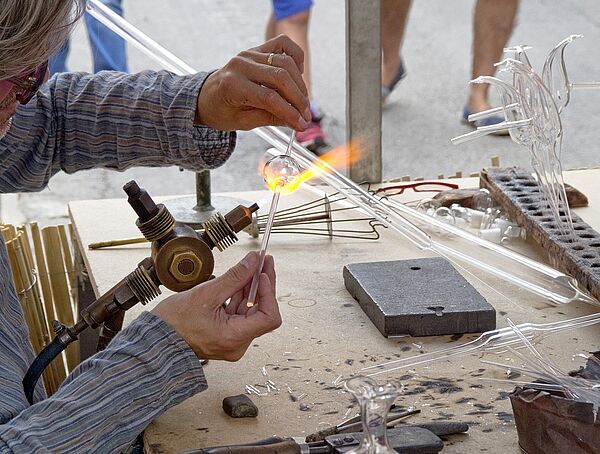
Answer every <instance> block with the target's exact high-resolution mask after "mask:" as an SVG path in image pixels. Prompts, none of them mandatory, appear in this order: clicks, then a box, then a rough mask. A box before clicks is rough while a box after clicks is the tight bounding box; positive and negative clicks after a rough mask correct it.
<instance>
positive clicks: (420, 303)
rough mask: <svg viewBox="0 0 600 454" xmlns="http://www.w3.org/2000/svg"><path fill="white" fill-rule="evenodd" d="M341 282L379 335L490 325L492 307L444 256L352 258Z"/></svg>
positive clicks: (493, 320) (487, 327)
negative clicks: (378, 259)
mask: <svg viewBox="0 0 600 454" xmlns="http://www.w3.org/2000/svg"><path fill="white" fill-rule="evenodd" d="M344 283H345V285H346V289H348V291H349V292H350V294H351V295H352V296H353V297H354V298H355V299H356V300H357V301H358V303H359V304H360V306H361V307H362V309H363V311H364V312H365V313H366V314H367V315H368V317H369V318H370V319H371V321H372V322H373V323H374V324H375V326H376V327H377V329H379V331H381V334H383V335H384V336H385V337H388V336H398V335H402V334H410V335H411V336H437V335H443V334H457V333H479V332H483V331H488V330H493V329H495V328H496V311H495V309H494V308H493V307H492V305H490V304H489V303H488V302H487V301H486V300H485V299H484V298H483V296H481V295H480V294H479V292H477V290H475V288H474V287H473V286H472V285H471V284H469V283H468V282H467V281H466V279H465V278H464V277H462V275H461V274H460V273H459V272H458V271H456V269H455V268H454V267H453V266H452V264H451V263H450V262H448V261H447V260H446V259H444V258H437V257H436V258H426V259H416V260H398V261H391V262H368V263H352V264H349V265H346V266H345V267H344Z"/></svg>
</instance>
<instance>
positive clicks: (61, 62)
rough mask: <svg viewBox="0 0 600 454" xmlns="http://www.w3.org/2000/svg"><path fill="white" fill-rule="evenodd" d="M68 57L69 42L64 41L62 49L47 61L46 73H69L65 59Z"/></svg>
mask: <svg viewBox="0 0 600 454" xmlns="http://www.w3.org/2000/svg"><path fill="white" fill-rule="evenodd" d="M68 56H69V41H68V40H67V41H65V43H64V44H63V45H62V47H61V48H60V49H59V50H58V51H57V52H56V53H55V54H54V55H52V56H51V57H50V59H49V60H48V72H49V73H50V75H51V76H52V75H54V74H56V73H66V72H69V68H67V57H68Z"/></svg>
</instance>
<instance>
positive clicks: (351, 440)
mask: <svg viewBox="0 0 600 454" xmlns="http://www.w3.org/2000/svg"><path fill="white" fill-rule="evenodd" d="M362 438H363V434H362V433H359V432H354V433H347V434H337V435H330V436H328V437H326V438H325V439H324V440H323V441H317V442H313V443H305V442H303V441H302V439H296V438H280V437H271V438H268V439H265V440H261V441H258V442H255V443H250V444H244V445H232V446H216V447H211V448H203V449H197V450H192V451H186V453H185V454H341V453H345V452H346V451H349V450H350V449H353V448H356V447H357V446H358V445H359V444H360V442H361V441H362ZM388 439H389V442H390V446H392V447H393V448H394V450H396V451H397V452H401V453H413V454H416V453H419V454H435V453H438V452H440V451H441V450H442V448H443V447H444V443H443V442H442V440H441V439H440V438H439V437H438V436H437V435H435V434H434V433H433V432H431V431H429V430H427V429H424V428H422V427H416V426H402V427H399V428H396V429H391V430H389V431H388Z"/></svg>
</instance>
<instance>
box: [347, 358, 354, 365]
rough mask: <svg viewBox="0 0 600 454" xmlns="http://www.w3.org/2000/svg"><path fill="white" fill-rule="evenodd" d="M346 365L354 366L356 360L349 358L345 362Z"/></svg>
mask: <svg viewBox="0 0 600 454" xmlns="http://www.w3.org/2000/svg"><path fill="white" fill-rule="evenodd" d="M345 363H346V364H348V365H349V366H351V365H352V364H354V360H353V359H352V358H348V359H347V360H346V361H345Z"/></svg>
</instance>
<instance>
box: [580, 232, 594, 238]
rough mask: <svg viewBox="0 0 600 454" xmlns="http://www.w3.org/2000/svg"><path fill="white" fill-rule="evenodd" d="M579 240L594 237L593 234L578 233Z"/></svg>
mask: <svg viewBox="0 0 600 454" xmlns="http://www.w3.org/2000/svg"><path fill="white" fill-rule="evenodd" d="M579 238H596V235H594V234H593V233H580V234H579Z"/></svg>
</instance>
